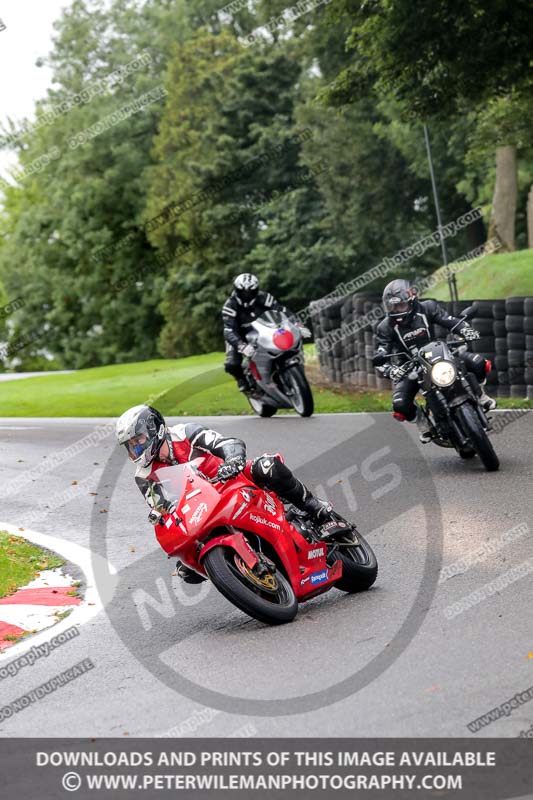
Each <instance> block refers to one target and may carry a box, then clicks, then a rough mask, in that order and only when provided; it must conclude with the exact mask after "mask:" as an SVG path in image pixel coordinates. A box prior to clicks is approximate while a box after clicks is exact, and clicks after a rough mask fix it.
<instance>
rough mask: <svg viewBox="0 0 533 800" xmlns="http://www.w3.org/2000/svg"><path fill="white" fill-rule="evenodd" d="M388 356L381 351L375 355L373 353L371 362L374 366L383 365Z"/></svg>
mask: <svg viewBox="0 0 533 800" xmlns="http://www.w3.org/2000/svg"><path fill="white" fill-rule="evenodd" d="M388 358H390V356H386V355H384V354H383V353H378V354H377V355H375V356H374V358H373V359H372V364H373V365H374V366H375V367H382V366H383V364H384V363H385V362H386V361H387V359H388Z"/></svg>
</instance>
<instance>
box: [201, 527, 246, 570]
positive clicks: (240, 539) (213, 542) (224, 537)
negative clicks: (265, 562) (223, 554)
mask: <svg viewBox="0 0 533 800" xmlns="http://www.w3.org/2000/svg"><path fill="white" fill-rule="evenodd" d="M215 547H231V548H232V549H233V550H235V552H236V553H237V554H238V555H239V556H240V557H241V558H242V560H243V561H244V563H245V564H246V566H247V567H248V568H249V569H253V568H254V567H255V566H256V565H257V564H258V563H259V559H258V558H257V556H256V554H255V553H254V551H253V550H252V548H251V547H250V545H249V544H248V542H247V541H246V539H245V538H244V535H243V534H242V533H241V532H240V531H236V530H234V529H232V528H228V531H227V533H223V534H221V535H220V536H215V538H214V539H210V540H209V541H208V542H206V544H205V545H204V547H202V549H201V551H200V556H199V560H200V562H202V561H203V559H204V557H205V556H206V555H207V553H209V551H210V550H213V548H215Z"/></svg>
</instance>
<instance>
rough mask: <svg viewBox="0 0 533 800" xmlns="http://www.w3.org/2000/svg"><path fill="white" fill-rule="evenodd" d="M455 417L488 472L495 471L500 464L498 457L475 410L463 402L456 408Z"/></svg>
mask: <svg viewBox="0 0 533 800" xmlns="http://www.w3.org/2000/svg"><path fill="white" fill-rule="evenodd" d="M456 413H457V419H458V422H459V424H460V426H461V429H462V431H463V433H464V434H465V436H468V438H469V439H470V442H471V443H472V447H473V448H474V450H475V451H476V453H477V454H478V456H479V458H480V459H481V461H482V463H483V466H484V467H485V469H486V470H487V471H488V472H495V471H496V470H497V469H498V468H499V466H500V459H499V458H498V456H497V455H496V453H495V451H494V448H493V446H492V443H491V441H490V439H489V437H488V436H487V433H486V431H485V430H484V429H483V426H482V424H481V421H480V419H479V417H478V415H477V413H476V410H475V409H474V408H473V407H472V406H471V405H470V404H469V403H465V404H464V405H462V406H459V408H458V409H457V412H456Z"/></svg>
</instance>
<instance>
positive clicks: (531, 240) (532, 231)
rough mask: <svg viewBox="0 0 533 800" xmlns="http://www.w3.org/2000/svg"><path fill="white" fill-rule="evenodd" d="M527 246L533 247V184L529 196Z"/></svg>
mask: <svg viewBox="0 0 533 800" xmlns="http://www.w3.org/2000/svg"><path fill="white" fill-rule="evenodd" d="M527 246H528V247H532V248H533V186H532V187H531V189H530V190H529V196H528V198H527Z"/></svg>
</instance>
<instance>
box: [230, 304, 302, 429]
mask: <svg viewBox="0 0 533 800" xmlns="http://www.w3.org/2000/svg"><path fill="white" fill-rule="evenodd" d="M251 325H252V329H251V330H250V331H249V332H248V333H247V335H246V338H247V341H248V342H249V343H250V344H252V345H253V347H254V353H253V355H252V356H250V358H248V359H246V360H245V362H244V364H243V368H244V372H245V375H246V377H247V378H248V382H249V384H250V386H251V387H253V388H252V389H251V391H249V392H246V396H247V397H248V401H249V403H250V405H251V407H252V408H253V410H254V411H255V413H256V414H258V415H259V416H260V417H272V416H273V415H274V414H275V413H276V411H277V410H278V408H293V409H294V410H295V411H296V412H297V413H298V414H300V416H302V417H310V416H311V414H312V413H313V409H314V401H313V394H312V392H311V387H310V386H309V383H308V381H307V378H306V377H305V372H304V356H303V347H302V331H301V330H300V328H299V327H298V326H297V325H295V324H294V323H293V322H291V320H290V319H289V318H288V317H287V315H286V314H283V313H282V312H281V311H267V312H265V313H264V314H263V316H261V317H259V318H258V319H256V320H254V321H253V322H252V323H251Z"/></svg>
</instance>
